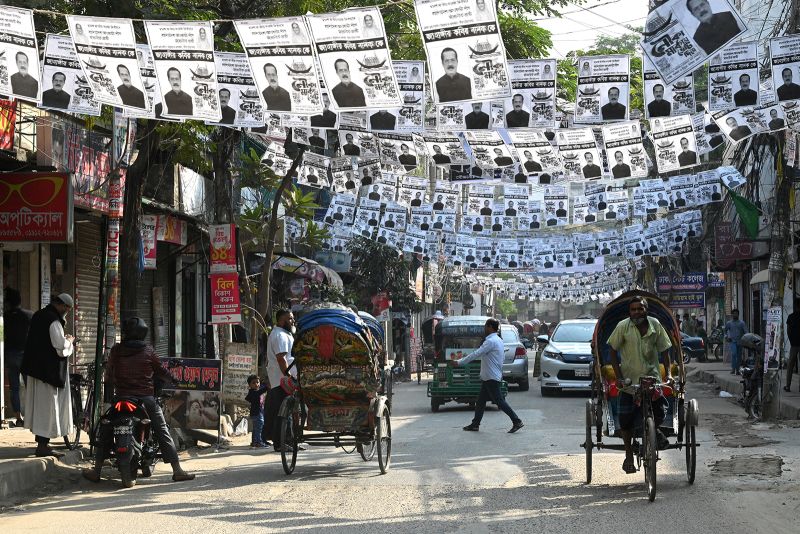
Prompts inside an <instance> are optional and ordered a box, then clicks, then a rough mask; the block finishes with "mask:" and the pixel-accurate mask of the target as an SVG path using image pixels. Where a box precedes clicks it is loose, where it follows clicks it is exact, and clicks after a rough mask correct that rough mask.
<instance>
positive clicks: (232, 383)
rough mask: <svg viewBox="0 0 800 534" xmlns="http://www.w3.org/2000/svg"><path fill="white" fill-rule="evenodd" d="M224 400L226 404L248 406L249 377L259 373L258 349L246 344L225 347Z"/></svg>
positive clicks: (230, 344)
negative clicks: (245, 398) (246, 397)
mask: <svg viewBox="0 0 800 534" xmlns="http://www.w3.org/2000/svg"><path fill="white" fill-rule="evenodd" d="M224 358H225V359H224V364H225V365H224V370H223V376H225V381H224V382H223V383H222V398H223V400H224V401H225V402H226V403H232V404H236V405H238V406H248V407H249V405H250V403H249V402H248V401H246V400H244V397H245V395H246V394H247V391H248V389H249V386H248V384H247V377H249V376H250V375H254V374H257V372H258V347H257V346H256V345H248V344H246V343H228V344H226V345H225V357H224Z"/></svg>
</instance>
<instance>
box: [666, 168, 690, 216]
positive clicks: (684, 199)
mask: <svg viewBox="0 0 800 534" xmlns="http://www.w3.org/2000/svg"><path fill="white" fill-rule="evenodd" d="M693 190H694V176H693V175H682V176H671V177H670V179H669V209H670V211H674V210H679V209H681V208H689V207H692V206H693V205H694V202H693V201H694V194H693Z"/></svg>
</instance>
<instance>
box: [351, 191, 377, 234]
mask: <svg viewBox="0 0 800 534" xmlns="http://www.w3.org/2000/svg"><path fill="white" fill-rule="evenodd" d="M380 219H381V203H380V201H378V200H372V199H369V198H364V197H361V198H360V199H359V201H358V211H357V212H356V222H357V223H362V224H363V225H365V226H369V227H376V226H378V221H380ZM367 237H369V236H367Z"/></svg>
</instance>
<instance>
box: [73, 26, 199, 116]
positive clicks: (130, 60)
mask: <svg viewBox="0 0 800 534" xmlns="http://www.w3.org/2000/svg"><path fill="white" fill-rule="evenodd" d="M66 19H67V26H69V31H70V34H71V35H72V41H73V42H74V44H75V51H76V52H77V53H78V57H79V58H80V61H81V67H82V68H83V72H84V74H85V75H86V78H87V81H88V82H89V85H91V86H92V91H93V92H94V96H95V98H96V99H97V101H98V102H100V103H102V104H109V105H111V106H117V107H121V108H134V109H139V110H147V98H146V97H145V89H144V85H143V83H142V78H141V74H140V72H139V63H138V61H137V60H136V34H135V33H134V31H133V22H131V20H130V19H116V18H99V17H80V16H74V15H68V16H67V17H66ZM212 40H213V37H212ZM212 50H213V49H212Z"/></svg>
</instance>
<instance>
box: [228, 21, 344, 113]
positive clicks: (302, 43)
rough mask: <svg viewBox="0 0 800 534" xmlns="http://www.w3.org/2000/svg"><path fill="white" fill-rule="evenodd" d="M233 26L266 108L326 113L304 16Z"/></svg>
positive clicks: (239, 23) (271, 110)
mask: <svg viewBox="0 0 800 534" xmlns="http://www.w3.org/2000/svg"><path fill="white" fill-rule="evenodd" d="M233 23H234V25H235V27H236V32H237V33H238V34H239V40H240V41H241V42H242V47H243V48H244V49H245V52H246V53H247V59H248V61H249V62H250V67H251V69H252V76H253V77H254V79H255V84H256V87H257V88H258V93H259V94H260V99H261V102H262V104H263V105H264V109H266V110H267V111H270V112H275V113H281V112H283V113H288V112H291V113H297V114H304V115H316V114H318V113H320V112H322V111H323V106H322V96H321V93H320V85H319V72H318V71H317V66H316V64H315V61H314V56H313V55H312V50H311V39H310V37H309V36H308V29H307V28H306V25H305V23H304V22H303V18H302V17H287V18H280V19H260V20H235V21H233ZM256 96H258V95H256ZM326 109H327V106H326ZM329 113H330V112H329ZM326 118H327V117H326ZM333 121H334V123H335V117H334V119H333ZM314 122H315V120H314V119H313V118H312V119H311V126H314V127H320V126H319V125H317V124H314ZM327 122H330V119H329V118H327ZM325 127H331V126H327V125H326V126H325Z"/></svg>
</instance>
